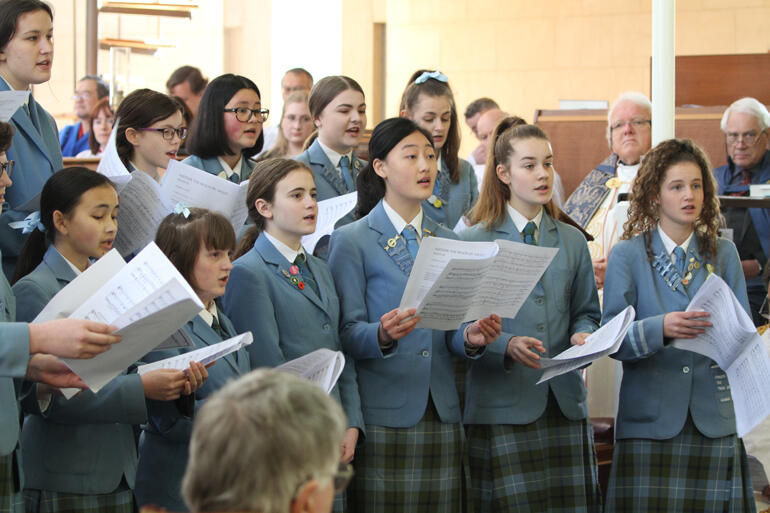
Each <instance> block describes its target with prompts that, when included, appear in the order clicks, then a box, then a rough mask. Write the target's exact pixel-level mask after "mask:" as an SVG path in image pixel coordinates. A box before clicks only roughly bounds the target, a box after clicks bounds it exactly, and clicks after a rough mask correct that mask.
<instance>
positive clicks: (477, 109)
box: [465, 98, 500, 185]
mask: <svg viewBox="0 0 770 513" xmlns="http://www.w3.org/2000/svg"><path fill="white" fill-rule="evenodd" d="M490 110H497V111H500V106H499V105H498V104H497V102H496V101H495V100H493V99H492V98H478V99H476V100H473V101H472V102H471V103H469V104H468V106H467V107H466V108H465V123H466V124H467V125H468V128H470V129H471V132H473V135H475V136H476V139H478V140H479V145H478V146H477V147H476V148H475V149H474V150H473V151H472V152H471V154H470V155H468V158H467V160H468V162H470V163H471V165H472V166H473V167H474V168H476V166H481V168H482V169H483V167H484V163H485V162H486V145H485V144H484V142H483V141H482V140H481V136H480V135H479V130H478V126H479V119H481V116H482V115H484V113H486V112H489V111H490ZM478 182H479V185H481V180H479V181H478Z"/></svg>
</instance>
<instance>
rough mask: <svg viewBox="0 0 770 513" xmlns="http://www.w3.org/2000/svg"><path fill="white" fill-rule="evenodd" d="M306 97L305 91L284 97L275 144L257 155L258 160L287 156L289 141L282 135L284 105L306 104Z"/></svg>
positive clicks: (284, 114) (284, 113)
mask: <svg viewBox="0 0 770 513" xmlns="http://www.w3.org/2000/svg"><path fill="white" fill-rule="evenodd" d="M307 99H308V96H307V93H306V92H305V91H294V92H293V93H291V94H290V95H289V97H288V98H286V101H285V102H284V104H283V110H282V111H281V121H280V122H279V123H278V136H277V137H276V139H275V145H274V146H273V147H272V148H270V149H269V150H268V151H267V152H265V154H264V155H262V156H261V157H259V160H267V159H274V158H278V157H286V156H287V154H288V153H289V141H288V140H287V139H286V136H285V135H283V118H284V116H286V106H287V105H292V104H294V103H304V104H305V105H307ZM308 112H309V111H308ZM303 148H304V145H303Z"/></svg>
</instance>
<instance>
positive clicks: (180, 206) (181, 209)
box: [174, 201, 190, 219]
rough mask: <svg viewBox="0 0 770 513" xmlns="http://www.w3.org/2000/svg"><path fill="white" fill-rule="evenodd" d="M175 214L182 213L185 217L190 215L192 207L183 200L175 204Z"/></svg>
mask: <svg viewBox="0 0 770 513" xmlns="http://www.w3.org/2000/svg"><path fill="white" fill-rule="evenodd" d="M174 213H175V214H182V215H183V216H184V218H185V219H187V218H188V217H190V209H189V208H187V207H186V206H185V204H184V203H182V202H181V201H180V202H179V203H177V204H176V205H175V206H174Z"/></svg>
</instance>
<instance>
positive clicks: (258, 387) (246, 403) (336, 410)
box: [182, 369, 352, 513]
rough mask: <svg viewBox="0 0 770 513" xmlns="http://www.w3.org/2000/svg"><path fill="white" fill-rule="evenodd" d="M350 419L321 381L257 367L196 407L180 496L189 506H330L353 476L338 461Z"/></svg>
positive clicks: (310, 511) (294, 509) (271, 510)
mask: <svg viewBox="0 0 770 513" xmlns="http://www.w3.org/2000/svg"><path fill="white" fill-rule="evenodd" d="M346 426H347V422H346V421H345V415H344V414H343V413H342V409H341V408H340V406H339V405H338V404H337V402H336V401H334V400H333V399H331V398H330V397H329V396H328V395H327V394H325V393H324V391H323V390H322V389H321V388H319V387H318V386H316V385H314V384H312V383H310V382H309V381H305V380H303V379H301V378H298V377H295V376H292V375H290V374H284V373H281V372H278V371H275V370H266V369H265V370H257V371H253V372H251V373H249V374H247V375H245V376H243V377H241V378H240V379H238V380H236V381H233V382H231V383H230V384H228V385H227V386H225V387H224V388H222V389H220V390H219V391H218V392H216V393H215V394H214V395H212V396H211V397H210V398H209V399H208V401H207V402H206V404H205V405H204V406H203V407H202V408H201V409H200V411H199V412H197V413H196V417H195V425H194V426H193V432H192V439H191V441H190V460H189V463H188V464H187V470H186V472H185V476H184V480H183V482H182V495H183V496H184V499H185V502H186V503H187V505H188V506H189V508H190V511H194V512H195V511H217V512H227V511H254V512H257V511H258V512H261V513H283V512H285V513H289V512H291V513H300V512H307V513H329V512H330V511H331V509H332V503H333V501H334V495H335V493H337V492H341V491H342V490H343V489H344V488H345V487H346V486H347V484H348V482H349V481H350V477H351V476H352V468H351V467H350V465H344V466H340V465H339V459H340V445H341V443H342V435H343V433H344V431H345V427H346Z"/></svg>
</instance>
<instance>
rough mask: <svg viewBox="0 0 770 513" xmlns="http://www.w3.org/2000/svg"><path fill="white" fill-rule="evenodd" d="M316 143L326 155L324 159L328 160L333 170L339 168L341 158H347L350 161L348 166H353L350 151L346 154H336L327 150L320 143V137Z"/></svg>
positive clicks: (329, 149) (331, 150)
mask: <svg viewBox="0 0 770 513" xmlns="http://www.w3.org/2000/svg"><path fill="white" fill-rule="evenodd" d="M316 141H318V146H320V147H321V149H322V150H323V152H324V154H325V155H326V158H327V159H329V162H331V163H332V166H334V168H335V169H339V168H340V159H341V158H342V157H348V158H349V159H350V164H349V165H351V166H352V165H353V150H352V149H351V150H350V151H349V152H347V153H337V152H336V151H334V150H333V149H331V148H329V147H328V146H326V145H325V144H324V143H322V142H321V138H320V137H319V138H318V139H316Z"/></svg>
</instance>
